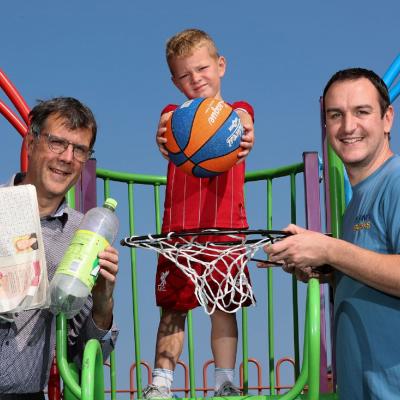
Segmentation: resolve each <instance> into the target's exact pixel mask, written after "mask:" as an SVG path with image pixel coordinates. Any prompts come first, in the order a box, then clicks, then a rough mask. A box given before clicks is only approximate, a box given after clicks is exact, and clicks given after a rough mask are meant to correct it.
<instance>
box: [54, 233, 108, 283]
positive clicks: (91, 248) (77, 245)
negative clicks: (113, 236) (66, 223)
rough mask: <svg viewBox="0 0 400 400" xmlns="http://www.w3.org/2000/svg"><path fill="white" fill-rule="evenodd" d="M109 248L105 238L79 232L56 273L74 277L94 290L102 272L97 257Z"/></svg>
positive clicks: (95, 234)
mask: <svg viewBox="0 0 400 400" xmlns="http://www.w3.org/2000/svg"><path fill="white" fill-rule="evenodd" d="M107 246H109V243H108V241H107V240H106V239H104V238H103V236H100V235H99V234H97V233H94V232H91V231H87V230H84V229H79V230H77V231H76V232H75V234H74V236H73V238H72V241H71V244H70V245H69V247H68V250H67V251H66V253H65V254H64V257H63V259H62V260H61V262H60V264H59V265H58V268H57V271H56V273H62V274H65V275H71V276H74V277H76V278H78V279H80V280H81V281H82V282H83V283H84V284H85V285H86V286H87V287H88V288H89V290H92V287H93V285H94V283H95V282H96V278H97V275H98V273H99V270H100V266H99V258H98V257H97V255H98V254H99V253H100V252H101V251H103V250H104V249H105V248H106V247H107Z"/></svg>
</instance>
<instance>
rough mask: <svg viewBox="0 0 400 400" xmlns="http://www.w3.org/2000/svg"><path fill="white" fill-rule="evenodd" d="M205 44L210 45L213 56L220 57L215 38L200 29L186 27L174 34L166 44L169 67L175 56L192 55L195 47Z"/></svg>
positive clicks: (209, 49)
mask: <svg viewBox="0 0 400 400" xmlns="http://www.w3.org/2000/svg"><path fill="white" fill-rule="evenodd" d="M204 44H205V45H206V46H207V47H208V51H209V52H210V56H211V57H214V58H218V57H219V54H218V50H217V46H216V45H215V43H214V40H212V38H211V36H210V35H208V34H207V33H206V32H204V31H202V30H200V29H185V30H184V31H182V32H179V33H177V34H176V35H174V36H172V37H171V38H170V39H169V40H168V42H167V45H166V57H167V63H168V66H169V69H170V70H171V60H172V59H173V58H175V57H186V56H188V55H191V54H192V52H193V50H194V49H195V48H198V47H201V46H202V45H204ZM171 73H172V70H171Z"/></svg>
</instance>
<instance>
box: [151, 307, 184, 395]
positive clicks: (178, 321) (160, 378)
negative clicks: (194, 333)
mask: <svg viewBox="0 0 400 400" xmlns="http://www.w3.org/2000/svg"><path fill="white" fill-rule="evenodd" d="M185 319H186V313H185V312H182V311H173V310H163V313H162V316H161V318H160V323H159V325H158V331H157V341H156V355H155V361H154V370H153V374H152V378H153V382H152V384H151V385H148V386H147V387H146V388H145V389H144V391H143V398H145V399H165V398H172V393H171V385H172V381H173V378H174V370H175V366H176V363H177V361H178V359H179V356H180V355H181V353H182V348H183V341H184V330H185Z"/></svg>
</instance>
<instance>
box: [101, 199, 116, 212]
mask: <svg viewBox="0 0 400 400" xmlns="http://www.w3.org/2000/svg"><path fill="white" fill-rule="evenodd" d="M117 204H118V202H117V200H114V199H113V198H111V197H108V198H107V199H106V201H105V202H104V204H103V207H107V208H111V209H112V210H115V209H116V208H117Z"/></svg>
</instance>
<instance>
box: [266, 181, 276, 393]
mask: <svg viewBox="0 0 400 400" xmlns="http://www.w3.org/2000/svg"><path fill="white" fill-rule="evenodd" d="M267 199H268V200H267V229H272V178H268V179H267ZM272 270H273V268H268V270H267V287H268V297H267V298H268V306H267V309H268V359H269V384H270V394H272V395H274V394H275V393H276V391H275V344H274V291H273V273H272Z"/></svg>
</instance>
